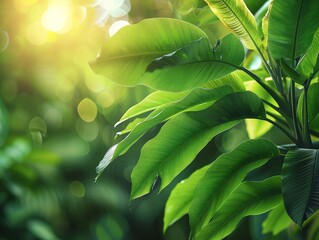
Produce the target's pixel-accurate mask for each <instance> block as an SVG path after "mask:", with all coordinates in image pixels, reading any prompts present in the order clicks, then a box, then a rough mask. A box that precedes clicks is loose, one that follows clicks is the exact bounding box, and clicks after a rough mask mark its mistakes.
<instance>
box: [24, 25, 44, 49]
mask: <svg viewBox="0 0 319 240" xmlns="http://www.w3.org/2000/svg"><path fill="white" fill-rule="evenodd" d="M26 37H27V39H28V41H29V42H30V43H32V44H34V45H38V46H40V45H42V44H44V43H45V42H46V41H47V39H48V32H47V30H46V29H44V28H43V26H42V25H41V24H40V22H34V23H32V24H31V25H30V26H29V27H28V28H27V30H26Z"/></svg>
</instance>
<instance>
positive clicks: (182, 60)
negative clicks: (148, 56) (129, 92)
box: [143, 34, 245, 91]
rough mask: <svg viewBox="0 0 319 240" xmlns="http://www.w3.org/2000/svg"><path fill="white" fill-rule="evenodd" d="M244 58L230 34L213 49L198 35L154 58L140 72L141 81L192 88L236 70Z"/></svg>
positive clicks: (155, 85)
mask: <svg viewBox="0 0 319 240" xmlns="http://www.w3.org/2000/svg"><path fill="white" fill-rule="evenodd" d="M244 57H245V51H244V48H243V46H242V44H241V42H240V41H239V39H238V38H236V37H235V36H234V35H233V34H230V35H228V36H226V37H224V38H223V39H221V40H220V41H219V42H218V43H217V44H216V46H215V47H213V49H212V48H211V47H210V43H209V41H208V39H207V38H201V39H199V40H197V41H194V42H191V43H190V44H189V45H187V46H185V47H184V48H181V49H178V50H177V51H175V52H172V53H170V54H168V55H165V56H163V57H160V58H158V59H156V60H154V61H153V62H152V63H151V64H150V65H149V66H148V67H147V71H148V72H147V73H145V74H144V75H143V83H144V84H145V85H148V86H151V87H153V88H156V89H161V90H166V91H184V90H188V89H192V88H195V87H199V86H201V85H203V84H204V83H205V82H207V81H209V80H214V79H217V78H220V77H223V76H225V75H227V74H229V73H231V72H233V71H235V70H237V66H239V65H240V64H241V63H242V61H243V60H244Z"/></svg>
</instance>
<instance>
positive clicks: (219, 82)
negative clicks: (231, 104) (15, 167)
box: [203, 72, 246, 92]
mask: <svg viewBox="0 0 319 240" xmlns="http://www.w3.org/2000/svg"><path fill="white" fill-rule="evenodd" d="M223 85H229V86H230V87H231V88H232V89H233V91H234V92H244V91H245V90H246V89H245V86H244V84H243V81H242V78H241V77H239V76H238V74H237V73H236V72H233V73H230V74H228V75H226V76H224V77H221V78H218V79H215V80H211V81H208V82H207V83H205V84H204V85H203V87H205V88H216V87H218V86H223Z"/></svg>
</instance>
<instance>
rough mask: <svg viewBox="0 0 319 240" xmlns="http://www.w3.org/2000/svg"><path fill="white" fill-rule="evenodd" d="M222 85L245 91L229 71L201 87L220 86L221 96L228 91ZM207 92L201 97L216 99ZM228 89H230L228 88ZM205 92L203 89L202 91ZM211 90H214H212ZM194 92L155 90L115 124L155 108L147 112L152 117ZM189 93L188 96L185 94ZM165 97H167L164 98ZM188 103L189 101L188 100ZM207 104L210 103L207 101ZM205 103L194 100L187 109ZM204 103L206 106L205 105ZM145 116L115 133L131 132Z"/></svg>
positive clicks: (200, 106)
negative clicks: (149, 112) (197, 102)
mask: <svg viewBox="0 0 319 240" xmlns="http://www.w3.org/2000/svg"><path fill="white" fill-rule="evenodd" d="M224 86H229V87H231V88H232V90H233V91H234V92H242V91H245V87H244V85H243V83H242V78H240V77H239V76H237V74H236V73H230V74H228V75H226V76H224V77H221V78H218V79H216V80H211V81H208V82H207V83H205V84H204V85H203V88H210V89H213V88H214V89H215V88H220V89H219V90H218V94H220V96H222V94H226V93H229V92H228V91H223V89H224V90H226V89H227V88H228V87H226V88H224ZM207 90H208V91H207V93H204V94H203V96H202V97H201V98H202V99H204V98H205V96H206V97H208V98H207V101H210V99H212V98H214V99H216V95H215V94H212V95H211V96H210V90H209V89H207ZM228 90H229V91H230V89H229V88H228ZM201 91H202V90H201V89H199V90H194V93H195V95H196V94H197V95H201ZM204 92H205V91H204ZM212 92H215V91H214V90H213V91H212ZM194 93H191V94H190V93H189V92H179V93H171V92H162V91H157V92H155V93H153V94H150V95H149V96H147V97H146V98H145V99H144V100H143V101H142V102H140V103H138V104H137V105H135V106H133V107H132V108H131V109H129V110H128V111H127V112H126V113H125V114H124V115H125V116H126V119H125V118H124V117H122V118H121V119H123V120H120V122H118V123H116V126H117V125H118V124H120V123H122V122H123V121H125V120H127V119H129V118H131V117H134V116H135V115H137V114H141V113H144V111H150V110H151V109H155V108H156V111H153V112H152V113H151V114H149V116H148V119H150V118H153V117H154V116H155V115H157V114H159V112H161V111H162V109H164V108H166V107H169V105H168V104H169V102H171V103H172V102H174V99H176V100H175V103H172V105H178V104H181V103H183V102H184V101H185V100H187V99H188V100H190V97H191V96H192V95H193V94H194ZM187 95H189V96H187ZM182 96H183V97H185V96H187V97H186V98H185V99H182ZM165 97H167V98H165ZM178 97H179V98H180V99H179V101H178V102H177V99H178ZM203 102H205V101H203V100H200V101H199V103H203ZM189 103H191V101H189ZM207 104H210V103H209V102H208V103H207ZM207 104H205V103H204V104H200V105H198V106H196V102H195V103H193V104H191V105H190V107H192V108H191V109H189V110H195V108H197V110H198V108H202V109H204V108H206V107H207V106H208V105H207ZM205 105H206V107H205ZM183 108H185V109H186V108H187V107H183ZM145 120H146V118H137V119H135V120H134V121H132V122H131V123H129V124H128V125H127V126H126V127H125V129H123V130H121V131H120V132H118V133H117V135H122V134H126V133H129V132H131V131H132V130H133V129H134V128H135V127H136V126H137V124H139V123H141V122H143V121H145Z"/></svg>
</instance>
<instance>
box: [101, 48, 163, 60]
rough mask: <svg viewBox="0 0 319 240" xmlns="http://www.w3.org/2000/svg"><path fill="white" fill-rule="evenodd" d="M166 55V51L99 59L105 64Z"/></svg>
mask: <svg viewBox="0 0 319 240" xmlns="http://www.w3.org/2000/svg"><path fill="white" fill-rule="evenodd" d="M164 54H167V51H159V52H142V53H136V54H127V55H121V56H116V57H110V58H103V59H101V62H107V61H111V60H119V59H120V60H121V59H125V58H134V57H142V56H158V55H164Z"/></svg>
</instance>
